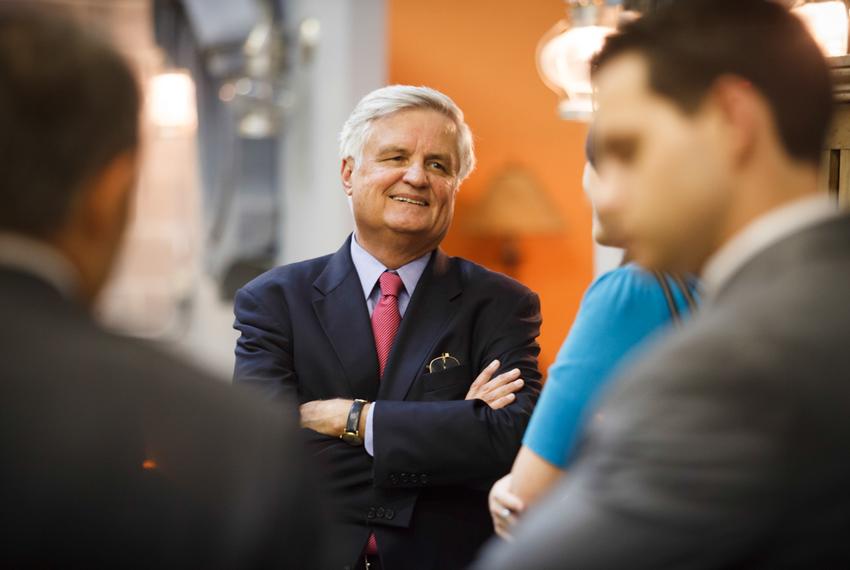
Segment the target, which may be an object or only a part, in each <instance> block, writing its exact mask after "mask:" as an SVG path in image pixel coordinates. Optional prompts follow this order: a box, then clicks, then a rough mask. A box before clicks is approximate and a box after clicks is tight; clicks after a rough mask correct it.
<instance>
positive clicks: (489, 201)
mask: <svg viewBox="0 0 850 570" xmlns="http://www.w3.org/2000/svg"><path fill="white" fill-rule="evenodd" d="M471 211H472V214H471V215H470V217H469V219H468V220H467V223H466V224H465V228H466V230H467V231H468V232H469V233H470V234H473V235H477V236H480V237H485V238H495V239H497V240H499V241H500V242H501V253H500V257H501V262H502V264H503V265H504V266H505V272H506V273H507V274H508V275H512V276H515V275H516V270H517V268H518V267H519V264H520V261H521V257H520V253H519V247H518V245H519V244H518V242H519V238H521V237H523V236H533V235H538V236H539V235H552V234H558V233H561V232H563V231H564V227H565V224H564V220H563V218H562V217H561V215H560V213H559V211H558V208H557V206H556V205H555V204H553V203H552V201H551V199H550V198H549V196H548V194H546V192H545V190H543V188H542V187H541V186H540V184H538V183H537V180H535V178H534V177H533V176H532V175H531V173H529V172H528V171H527V170H524V169H522V168H517V167H506V168H504V169H503V170H502V171H501V172H500V173H499V174H497V175H496V176H495V177H494V178H493V179H492V180H491V181H490V183H489V184H488V185H487V188H486V190H485V191H484V196H483V197H482V198H481V200H479V202H478V203H477V204H476V205H475V207H474V208H472V210H471Z"/></svg>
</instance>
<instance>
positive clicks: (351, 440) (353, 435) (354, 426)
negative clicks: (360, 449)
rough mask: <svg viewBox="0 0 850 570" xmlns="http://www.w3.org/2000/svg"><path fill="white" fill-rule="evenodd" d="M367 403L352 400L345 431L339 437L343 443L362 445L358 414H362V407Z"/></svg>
mask: <svg viewBox="0 0 850 570" xmlns="http://www.w3.org/2000/svg"><path fill="white" fill-rule="evenodd" d="M368 403H369V402H367V401H366V400H354V403H353V404H351V410H350V411H349V412H348V421H347V422H346V423H345V431H344V432H342V434H341V435H340V436H339V438H340V439H341V440H342V441H344V442H345V443H347V444H349V445H363V438H362V437H360V414H361V413H362V412H363V406H365V405H366V404H368Z"/></svg>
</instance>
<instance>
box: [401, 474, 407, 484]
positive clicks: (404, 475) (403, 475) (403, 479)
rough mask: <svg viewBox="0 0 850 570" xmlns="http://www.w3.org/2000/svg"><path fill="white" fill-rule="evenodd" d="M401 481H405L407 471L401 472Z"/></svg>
mask: <svg viewBox="0 0 850 570" xmlns="http://www.w3.org/2000/svg"><path fill="white" fill-rule="evenodd" d="M401 482H402V483H407V473H402V474H401Z"/></svg>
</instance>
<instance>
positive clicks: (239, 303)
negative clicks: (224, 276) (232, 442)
mask: <svg viewBox="0 0 850 570" xmlns="http://www.w3.org/2000/svg"><path fill="white" fill-rule="evenodd" d="M280 302H281V303H285V302H286V300H285V299H284V298H282V297H281V299H280ZM233 311H234V313H235V315H236V321H235V322H234V325H233V327H234V328H235V329H237V330H238V331H239V332H240V333H241V334H240V336H239V339H238V340H237V341H236V365H235V369H234V373H233V379H234V382H236V383H240V384H245V385H249V386H251V387H253V388H256V389H257V390H258V391H259V392H260V394H262V395H263V396H264V397H265V398H267V399H275V400H278V399H283V400H287V401H290V402H297V401H298V397H297V393H298V382H297V378H296V377H295V372H294V370H293V366H292V346H291V344H292V326H291V324H290V323H289V321H288V320H285V321H284V320H282V319H279V318H275V316H274V315H275V313H274V312H272V311H270V310H268V309H267V308H266V307H265V306H263V304H262V302H261V301H260V300H259V299H258V298H257V297H256V296H255V295H254V294H253V293H252V292H251V291H249V290H247V289H244V288H243V289H240V290H239V291H237V293H236V298H235V300H234V308H233ZM278 313H279V314H284V315H286V314H288V312H287V311H279V312H278Z"/></svg>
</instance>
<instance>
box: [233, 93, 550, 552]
mask: <svg viewBox="0 0 850 570" xmlns="http://www.w3.org/2000/svg"><path fill="white" fill-rule="evenodd" d="M340 142H341V144H340V158H341V163H342V166H341V179H342V186H343V188H344V191H345V193H346V194H347V195H348V197H349V198H350V200H351V204H352V209H353V212H354V219H355V225H356V231H355V233H354V234H353V235H352V236H351V237H349V239H348V240H346V242H345V243H344V244H343V246H342V247H341V248H340V249H339V251H337V252H336V253H334V254H332V255H328V256H325V257H320V258H317V259H311V260H308V261H304V262H301V263H294V264H291V265H287V266H283V267H278V268H276V269H273V270H272V271H269V272H268V273H266V274H264V275H262V276H260V277H259V278H257V279H256V280H254V281H252V282H251V283H249V284H248V285H246V286H245V287H244V288H243V289H241V290H240V291H239V292H238V293H237V295H236V307H235V313H236V323H235V327H236V328H237V329H238V330H239V331H240V332H241V336H240V338H239V340H238V342H237V346H236V370H235V381H236V382H240V383H244V384H249V385H254V386H256V387H257V388H259V389H260V390H262V391H263V392H264V393H265V394H266V395H267V396H268V397H269V398H277V397H280V396H291V397H293V398H297V399H298V401H299V402H300V403H301V423H302V426H303V427H304V428H307V429H306V430H305V431H306V434H307V440H308V445H309V446H310V448H311V450H312V451H313V452H314V454H315V455H316V456H318V459H319V460H320V461H322V464H323V465H325V466H326V470H327V474H328V480H329V481H330V486H331V488H332V491H333V493H334V495H335V496H336V497H337V498H338V500H339V510H338V513H339V514H338V516H337V519H336V523H335V524H334V528H333V529H331V530H332V532H333V536H334V537H336V538H335V542H334V545H335V547H334V553H333V559H334V567H337V568H358V567H360V568H366V567H368V568H372V569H374V568H376V567H384V568H392V569H395V568H422V569H425V568H441V569H447V568H459V567H463V566H465V565H466V564H468V563H469V562H470V561H471V560H472V559H473V557H474V555H475V553H476V551H477V549H478V548H479V546H480V545H481V544H482V543H483V542H484V541H485V540H486V539H487V537H488V536H489V535H490V534H491V533H492V526H491V524H490V521H489V517H488V513H487V491H486V490H487V489H488V486H489V485H490V484H491V483H492V482H493V481H494V480H495V479H497V478H498V477H499V476H501V475H503V474H504V473H506V472H507V471H508V469H509V468H510V465H511V462H512V460H513V458H514V456H515V455H516V452H517V449H518V448H519V445H520V440H521V437H522V433H523V431H524V429H525V426H526V423H527V421H528V418H529V416H530V415H531V411H532V408H533V407H534V403H535V401H536V399H537V395H538V393H539V388H540V382H539V380H540V373H539V372H538V369H537V355H538V353H539V347H538V345H537V342H536V338H537V335H538V333H539V330H540V322H541V319H540V306H539V301H538V298H537V295H536V294H534V293H533V292H531V291H530V290H529V289H527V288H526V287H524V286H522V285H521V284H519V283H517V282H516V281H513V280H512V279H509V278H507V277H505V276H503V275H501V274H498V273H494V272H491V271H488V270H487V269H485V268H483V267H480V266H478V265H476V264H474V263H471V262H469V261H466V260H464V259H460V258H454V257H449V256H447V255H446V254H445V253H443V252H442V251H440V249H439V245H440V242H441V241H442V240H443V238H444V237H445V235H446V232H447V231H448V229H449V225H450V224H451V221H452V216H453V213H454V202H455V196H456V195H457V192H458V189H459V187H460V184H461V182H462V181H463V180H464V179H465V178H466V176H468V175H469V173H470V172H471V171H472V169H473V167H474V164H475V157H474V153H473V148H472V146H473V145H472V135H471V133H470V130H469V127H468V126H467V125H466V123H465V122H464V119H463V113H462V112H461V110H460V109H459V108H458V107H457V106H456V105H455V104H454V102H453V101H452V100H451V99H449V98H448V97H447V96H445V95H444V94H442V93H440V92H438V91H435V90H433V89H429V88H425V87H411V86H401V85H396V86H390V87H385V88H382V89H378V90H376V91H374V92H372V93H370V94H368V95H367V96H366V97H364V98H363V99H362V100H361V101H360V102H359V103H358V105H357V107H356V108H355V109H354V111H353V112H352V114H351V116H350V117H349V119H348V121H347V122H346V124H345V125H344V127H343V129H342V133H341V135H340ZM479 371H480V374H477V375H476V373H478V372H479Z"/></svg>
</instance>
